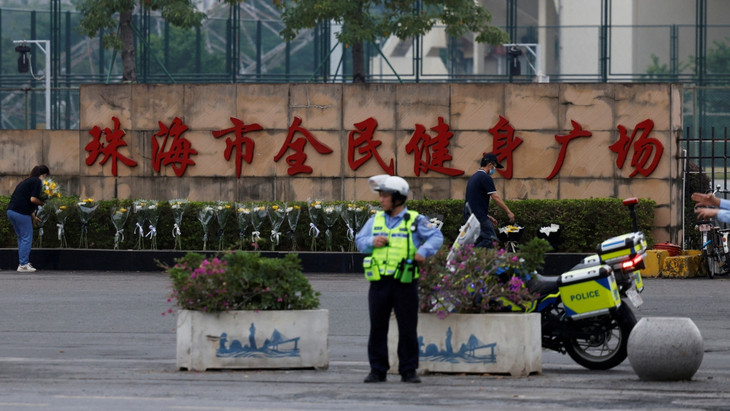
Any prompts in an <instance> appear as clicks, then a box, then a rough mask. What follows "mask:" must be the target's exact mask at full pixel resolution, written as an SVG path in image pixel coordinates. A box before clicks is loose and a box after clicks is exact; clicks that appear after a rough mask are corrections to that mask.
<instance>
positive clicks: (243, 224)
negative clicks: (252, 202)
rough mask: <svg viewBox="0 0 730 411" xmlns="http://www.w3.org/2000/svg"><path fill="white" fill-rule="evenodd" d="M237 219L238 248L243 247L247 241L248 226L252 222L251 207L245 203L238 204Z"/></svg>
mask: <svg viewBox="0 0 730 411" xmlns="http://www.w3.org/2000/svg"><path fill="white" fill-rule="evenodd" d="M236 220H237V221H238V248H239V249H242V248H243V243H244V242H245V241H246V228H248V225H249V223H250V222H251V209H250V208H249V207H247V206H246V205H244V204H236Z"/></svg>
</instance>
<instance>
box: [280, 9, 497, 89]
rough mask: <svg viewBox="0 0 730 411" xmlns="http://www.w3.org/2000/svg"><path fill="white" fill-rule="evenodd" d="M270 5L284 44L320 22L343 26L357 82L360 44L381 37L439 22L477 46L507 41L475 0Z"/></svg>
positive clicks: (415, 32)
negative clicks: (277, 12)
mask: <svg viewBox="0 0 730 411" xmlns="http://www.w3.org/2000/svg"><path fill="white" fill-rule="evenodd" d="M274 4H275V5H276V6H277V7H279V9H281V10H282V14H281V19H282V21H283V22H284V25H285V27H284V29H283V30H282V31H281V34H282V36H283V37H284V39H285V40H287V41H289V40H292V39H293V38H294V37H296V36H297V34H298V33H299V31H301V30H303V29H311V28H314V27H316V26H317V25H318V24H320V23H322V22H327V21H334V22H336V23H339V24H341V25H342V30H341V31H340V32H339V34H337V40H338V41H339V42H340V43H342V44H343V45H345V46H346V47H351V48H352V67H353V82H355V83H358V82H365V53H364V49H363V44H364V43H365V42H375V40H377V39H379V38H387V37H389V36H390V35H395V36H397V37H398V38H400V39H402V40H403V39H406V38H409V37H415V36H420V35H423V34H425V33H427V32H428V31H429V30H431V28H432V27H433V26H434V25H435V24H437V23H441V24H444V25H445V26H446V34H448V35H449V36H452V37H461V36H463V35H464V34H466V33H469V32H475V33H477V37H476V41H477V42H480V43H484V42H488V43H491V44H503V43H506V42H508V40H509V37H508V35H507V33H505V32H504V31H503V30H501V29H499V28H497V27H494V26H490V22H491V20H492V14H491V13H490V12H489V11H487V10H486V9H484V8H483V7H482V6H480V5H479V4H478V3H477V2H476V1H475V0H295V1H286V0H274Z"/></svg>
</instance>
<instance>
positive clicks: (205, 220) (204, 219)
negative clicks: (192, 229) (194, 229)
mask: <svg viewBox="0 0 730 411" xmlns="http://www.w3.org/2000/svg"><path fill="white" fill-rule="evenodd" d="M214 215H215V210H214V209H213V207H211V206H209V205H206V206H203V208H201V209H200V211H199V212H198V221H200V224H201V225H202V226H203V250H207V247H208V229H209V228H210V221H211V220H212V219H213V216H214Z"/></svg>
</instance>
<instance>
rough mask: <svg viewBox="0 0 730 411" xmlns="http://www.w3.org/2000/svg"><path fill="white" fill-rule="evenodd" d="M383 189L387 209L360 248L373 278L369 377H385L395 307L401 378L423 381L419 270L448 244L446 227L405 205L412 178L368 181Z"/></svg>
mask: <svg viewBox="0 0 730 411" xmlns="http://www.w3.org/2000/svg"><path fill="white" fill-rule="evenodd" d="M368 183H369V184H370V187H371V188H372V189H373V191H377V192H378V193H379V194H380V205H381V207H382V209H383V211H379V212H377V213H376V214H375V215H374V216H373V217H371V218H370V219H369V220H368V221H367V222H366V223H365V225H364V226H363V228H362V229H361V230H360V232H359V233H358V234H357V237H356V238H355V242H356V245H357V248H358V250H360V252H362V253H365V254H371V255H370V256H369V257H366V258H365V260H364V262H363V266H364V268H365V278H367V279H368V280H369V281H370V290H369V292H368V308H369V312H370V337H369V339H368V359H369V360H370V373H369V374H368V376H367V377H365V380H364V382H367V383H370V382H383V381H385V379H386V374H387V372H388V369H389V368H390V364H389V363H388V325H389V321H390V313H391V311H395V317H396V321H397V323H398V335H399V337H398V372H399V373H400V375H401V381H403V382H410V383H419V382H421V379H420V378H419V377H418V375H417V374H416V369H417V368H418V333H417V326H418V284H417V282H418V281H417V279H418V269H417V265H419V264H421V263H423V262H424V261H425V260H426V258H427V257H430V256H432V255H433V254H435V253H436V251H438V249H439V247H441V244H442V243H443V236H442V235H441V231H440V230H439V229H438V228H437V227H435V226H434V225H432V224H430V223H429V221H428V219H427V218H426V217H424V216H422V215H420V214H418V212H416V211H410V210H408V209H407V208H406V205H405V202H406V198H407V197H408V191H409V187H408V183H407V182H406V180H404V179H402V178H401V177H397V176H390V175H387V174H383V175H378V176H374V177H371V178H370V179H369V180H368Z"/></svg>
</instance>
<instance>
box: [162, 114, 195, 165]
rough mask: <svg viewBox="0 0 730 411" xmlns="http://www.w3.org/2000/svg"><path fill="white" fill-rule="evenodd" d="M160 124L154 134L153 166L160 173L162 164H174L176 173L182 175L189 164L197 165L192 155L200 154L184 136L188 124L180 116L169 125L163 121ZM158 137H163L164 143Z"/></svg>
mask: <svg viewBox="0 0 730 411" xmlns="http://www.w3.org/2000/svg"><path fill="white" fill-rule="evenodd" d="M158 124H159V125H160V131H159V132H157V134H155V135H153V136H152V168H153V169H154V170H155V171H157V172H158V173H159V172H160V170H161V166H168V165H170V164H172V170H173V171H174V172H175V175H176V176H178V177H182V176H183V174H185V170H187V168H188V166H189V165H195V161H193V160H191V159H190V156H193V155H197V154H198V152H197V151H196V150H195V149H194V148H193V147H192V143H190V140H188V139H186V138H185V137H183V136H182V134H183V133H184V132H185V131H186V130H187V129H188V126H187V125H186V124H184V123H183V122H182V120H180V119H179V118H178V117H175V119H174V120H172V124H170V126H169V127H168V126H167V125H165V124H164V123H163V122H161V121H160V122H158ZM158 138H162V144H160V143H159V141H158ZM168 143H169V145H168Z"/></svg>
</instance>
